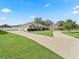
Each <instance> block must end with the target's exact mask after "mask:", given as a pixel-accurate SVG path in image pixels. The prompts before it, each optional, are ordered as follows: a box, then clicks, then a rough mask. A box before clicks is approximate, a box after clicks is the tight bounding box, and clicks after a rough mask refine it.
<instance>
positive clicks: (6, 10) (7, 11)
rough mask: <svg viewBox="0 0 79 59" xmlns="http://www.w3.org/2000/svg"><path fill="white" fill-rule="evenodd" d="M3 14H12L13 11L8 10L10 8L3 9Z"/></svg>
mask: <svg viewBox="0 0 79 59" xmlns="http://www.w3.org/2000/svg"><path fill="white" fill-rule="evenodd" d="M1 12H3V13H10V12H12V10H11V9H8V8H3V9H1Z"/></svg>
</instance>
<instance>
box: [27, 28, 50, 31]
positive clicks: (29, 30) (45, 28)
mask: <svg viewBox="0 0 79 59" xmlns="http://www.w3.org/2000/svg"><path fill="white" fill-rule="evenodd" d="M42 30H49V28H42ZM27 31H41V29H39V28H38V29H27Z"/></svg>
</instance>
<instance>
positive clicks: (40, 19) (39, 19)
mask: <svg viewBox="0 0 79 59" xmlns="http://www.w3.org/2000/svg"><path fill="white" fill-rule="evenodd" d="M34 22H35V23H39V24H42V22H43V21H42V18H41V17H36V18H35V19H34Z"/></svg>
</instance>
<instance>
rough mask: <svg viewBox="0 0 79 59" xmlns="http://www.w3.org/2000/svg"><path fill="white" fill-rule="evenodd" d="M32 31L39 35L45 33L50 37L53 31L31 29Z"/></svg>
mask: <svg viewBox="0 0 79 59" xmlns="http://www.w3.org/2000/svg"><path fill="white" fill-rule="evenodd" d="M33 33H35V34H40V35H45V36H50V37H52V36H53V32H51V31H49V30H48V31H33Z"/></svg>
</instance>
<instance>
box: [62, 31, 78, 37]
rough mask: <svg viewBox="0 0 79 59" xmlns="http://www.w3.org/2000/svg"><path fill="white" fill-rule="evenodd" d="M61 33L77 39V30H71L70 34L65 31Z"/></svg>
mask: <svg viewBox="0 0 79 59" xmlns="http://www.w3.org/2000/svg"><path fill="white" fill-rule="evenodd" d="M63 33H65V34H68V35H70V36H73V37H75V38H79V30H71V32H68V31H67V30H65V31H63Z"/></svg>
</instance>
